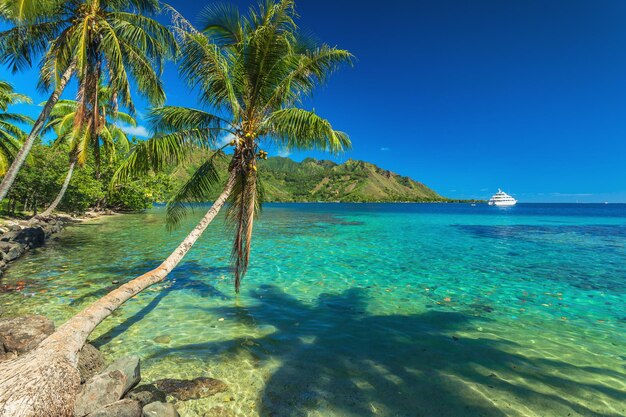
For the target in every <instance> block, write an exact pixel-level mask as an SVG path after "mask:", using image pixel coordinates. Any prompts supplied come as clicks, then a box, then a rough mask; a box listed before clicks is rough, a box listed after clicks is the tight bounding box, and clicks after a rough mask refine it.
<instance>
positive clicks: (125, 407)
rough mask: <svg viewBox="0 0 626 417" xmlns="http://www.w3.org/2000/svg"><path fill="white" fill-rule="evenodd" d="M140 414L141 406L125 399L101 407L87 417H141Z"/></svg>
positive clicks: (136, 402)
mask: <svg viewBox="0 0 626 417" xmlns="http://www.w3.org/2000/svg"><path fill="white" fill-rule="evenodd" d="M141 414H142V410H141V404H139V402H138V401H133V400H126V399H125V400H120V401H116V402H114V403H112V404H109V405H107V406H105V407H102V408H101V409H99V410H98V411H94V412H93V413H91V414H89V416H88V417H141Z"/></svg>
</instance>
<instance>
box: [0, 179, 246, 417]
mask: <svg viewBox="0 0 626 417" xmlns="http://www.w3.org/2000/svg"><path fill="white" fill-rule="evenodd" d="M234 182H235V176H234V174H232V173H231V175H230V177H229V179H228V182H227V183H226V186H225V187H224V191H223V192H222V194H221V195H220V196H219V197H218V198H217V200H216V201H215V202H214V203H213V205H212V206H211V208H210V209H209V210H208V211H207V213H206V214H205V215H204V217H203V218H202V220H201V221H200V223H198V225H197V226H196V227H195V228H194V229H193V230H192V231H191V233H189V235H187V237H186V238H185V240H183V241H182V243H181V244H180V245H178V247H177V248H176V250H175V251H174V252H172V254H171V255H170V256H169V257H168V258H167V259H166V260H165V261H164V262H163V263H162V264H161V265H159V266H158V267H157V268H155V269H153V270H152V271H149V272H147V273H145V274H143V275H142V276H140V277H138V278H135V279H133V280H132V281H130V282H127V283H126V284H124V285H122V286H121V287H119V288H117V289H116V290H113V291H111V292H110V293H108V294H107V295H105V296H104V297H102V298H101V299H99V300H98V301H96V302H95V303H93V304H92V305H90V306H89V307H87V308H86V309H85V310H83V311H82V312H81V313H79V314H77V315H75V316H74V317H72V318H71V319H70V320H69V321H68V322H67V323H65V324H64V325H62V326H61V327H59V329H58V330H57V331H56V332H54V333H53V334H51V335H50V336H49V337H48V338H47V339H45V340H44V341H43V342H41V344H40V345H39V346H38V347H37V348H36V349H35V350H34V351H32V352H30V353H28V354H26V355H24V356H20V357H18V358H16V359H12V360H8V361H5V362H2V363H0V417H9V416H20V417H39V416H60V417H69V416H72V415H73V411H74V399H75V396H76V393H77V391H78V388H79V384H80V377H79V374H78V370H77V369H76V364H77V362H78V352H79V351H80V349H81V348H82V347H83V345H84V344H85V342H86V341H87V338H88V337H89V335H90V334H91V332H92V331H93V330H94V329H95V328H96V326H97V325H98V324H100V323H101V322H102V321H103V320H104V319H105V318H107V317H108V316H109V315H110V314H111V313H112V312H113V311H114V310H115V309H116V308H118V307H119V306H121V305H122V304H123V303H124V302H126V301H127V300H128V299H129V298H131V297H133V296H135V295H137V294H138V293H140V292H141V291H143V290H145V289H146V288H148V287H150V286H151V285H154V284H156V283H158V282H161V281H163V280H164V279H165V277H166V276H167V274H169V273H170V271H171V270H172V269H174V267H176V265H178V263H179V262H180V261H181V260H182V259H183V257H184V256H185V255H186V254H187V252H189V250H190V249H191V247H192V246H193V244H194V243H195V242H196V241H197V240H198V238H199V237H200V236H201V235H202V232H204V230H205V229H206V228H207V226H208V225H209V223H211V221H213V219H214V218H215V216H216V215H217V213H218V212H219V211H220V209H221V208H222V206H223V205H224V203H225V202H226V200H227V199H228V196H229V195H230V193H231V191H232V188H233V185H234Z"/></svg>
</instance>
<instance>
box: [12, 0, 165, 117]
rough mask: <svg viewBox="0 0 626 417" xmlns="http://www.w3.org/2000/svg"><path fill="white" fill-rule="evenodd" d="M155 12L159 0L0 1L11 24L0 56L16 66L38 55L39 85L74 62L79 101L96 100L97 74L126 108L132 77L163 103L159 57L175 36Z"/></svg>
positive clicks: (149, 95)
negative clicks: (157, 18)
mask: <svg viewBox="0 0 626 417" xmlns="http://www.w3.org/2000/svg"><path fill="white" fill-rule="evenodd" d="M160 11H161V5H160V3H159V1H158V0H0V19H2V20H5V21H7V22H8V23H9V24H11V25H12V26H13V27H12V28H11V29H9V30H6V31H4V32H2V33H0V62H1V63H3V64H6V65H8V66H9V67H10V68H11V69H12V70H13V71H14V72H15V71H18V70H21V69H24V68H25V67H29V66H31V65H32V64H33V63H34V61H35V60H37V59H38V58H39V57H40V56H43V58H42V61H41V69H40V86H41V87H42V88H48V87H50V85H51V84H52V83H54V82H56V81H58V80H59V78H60V76H61V74H62V73H63V72H64V71H65V70H66V69H67V68H69V67H70V66H72V65H74V66H75V75H76V77H77V78H78V81H79V91H78V101H79V102H81V103H85V104H83V105H84V106H89V105H93V103H95V102H97V100H98V99H97V96H96V95H97V90H98V89H97V85H98V83H99V82H100V80H101V79H103V80H104V82H105V84H106V85H108V86H109V87H110V88H111V89H112V90H113V91H114V93H115V94H114V95H113V96H112V97H113V98H114V99H115V100H117V99H118V98H119V99H120V100H121V103H122V105H124V106H125V107H126V108H128V109H131V112H132V110H133V108H134V105H133V100H132V97H131V87H130V80H131V79H133V80H134V81H135V85H136V87H137V89H138V90H139V92H140V93H141V94H142V95H144V96H145V97H147V98H148V99H149V100H150V102H151V103H153V104H154V105H160V104H163V103H164V102H165V92H164V89H163V85H162V83H161V80H160V74H161V71H162V68H163V65H164V61H165V60H166V59H169V58H172V57H174V56H175V55H176V53H177V44H176V41H175V39H174V36H173V34H172V33H171V32H170V31H169V30H168V29H167V28H166V27H165V26H163V25H161V24H160V23H159V22H157V21H156V20H155V19H153V18H151V17H150V16H152V15H154V14H156V13H158V12H160ZM82 113H83V110H81V109H79V111H78V112H77V117H78V116H82Z"/></svg>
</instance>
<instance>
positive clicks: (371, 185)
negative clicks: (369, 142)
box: [259, 157, 447, 202]
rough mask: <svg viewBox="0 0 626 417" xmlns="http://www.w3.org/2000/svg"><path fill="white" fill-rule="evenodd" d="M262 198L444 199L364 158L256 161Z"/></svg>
mask: <svg viewBox="0 0 626 417" xmlns="http://www.w3.org/2000/svg"><path fill="white" fill-rule="evenodd" d="M259 172H260V174H261V175H260V177H261V178H262V186H263V191H264V194H265V201H346V202H364V201H370V202H371V201H381V202H391V201H447V199H446V198H444V197H442V196H440V195H439V194H437V193H436V192H435V191H433V190H431V189H430V188H428V187H426V186H425V185H424V184H422V183H419V182H417V181H414V180H412V179H411V178H409V177H402V176H400V175H397V174H394V173H393V172H391V171H387V170H385V169H382V168H379V167H377V166H376V165H374V164H371V163H369V162H364V161H355V160H352V159H350V160H348V161H347V162H345V163H343V164H336V163H334V162H332V161H324V160H317V159H313V158H307V159H304V160H303V161H302V162H295V161H293V160H291V159H289V158H282V157H273V158H270V159H268V160H267V161H261V162H260V163H259Z"/></svg>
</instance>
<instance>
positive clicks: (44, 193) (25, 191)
mask: <svg viewBox="0 0 626 417" xmlns="http://www.w3.org/2000/svg"><path fill="white" fill-rule="evenodd" d="M90 158H92V157H90ZM68 162H69V156H68V150H67V149H64V148H63V147H52V146H48V145H44V144H42V143H36V144H35V146H34V147H33V149H32V151H31V162H29V163H27V164H26V165H25V166H24V168H23V169H22V170H21V171H20V174H19V176H18V178H17V180H16V182H15V184H14V186H13V187H12V188H11V192H10V193H9V196H8V198H7V200H6V201H5V204H4V211H5V212H8V213H9V214H19V213H21V212H24V213H25V214H31V213H37V212H41V211H42V210H43V209H44V208H45V207H46V206H47V205H49V204H50V202H51V201H52V200H53V199H54V197H55V196H56V194H57V193H58V192H59V189H60V188H61V184H62V183H63V180H64V179H65V176H66V173H67V169H68ZM120 163H121V160H120V159H113V160H112V161H111V162H109V161H108V160H107V161H105V163H104V164H103V165H102V172H101V175H100V179H96V172H95V168H94V167H95V165H94V164H93V163H87V164H85V166H84V167H82V168H80V169H77V170H76V171H75V173H74V176H73V177H72V180H71V181H70V185H69V187H68V189H67V192H66V194H65V196H64V198H63V200H62V201H61V204H60V205H59V209H60V210H62V211H66V212H70V213H83V212H85V211H86V210H88V209H100V210H107V209H111V210H116V211H136V210H143V209H146V208H148V207H150V206H151V205H152V203H153V202H155V201H167V199H168V198H169V196H170V195H171V190H172V184H171V180H170V179H169V177H168V176H167V175H163V174H161V175H145V176H141V177H139V178H137V179H136V180H135V181H132V182H129V183H126V184H124V185H120V186H117V187H115V188H113V189H111V190H109V182H110V179H111V177H112V176H113V173H114V172H115V170H116V169H117V168H118V166H119V164H120Z"/></svg>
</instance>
